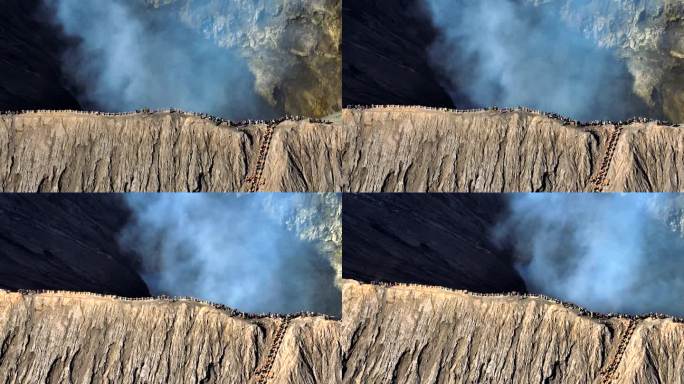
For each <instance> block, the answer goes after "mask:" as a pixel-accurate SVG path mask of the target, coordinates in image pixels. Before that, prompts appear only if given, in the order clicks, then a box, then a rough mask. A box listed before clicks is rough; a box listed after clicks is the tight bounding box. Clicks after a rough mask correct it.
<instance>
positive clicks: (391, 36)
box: [342, 0, 452, 107]
mask: <svg viewBox="0 0 684 384" xmlns="http://www.w3.org/2000/svg"><path fill="white" fill-rule="evenodd" d="M342 17H343V19H344V28H343V29H342V55H343V57H344V60H343V61H342V78H343V79H344V81H343V82H342V103H343V105H353V104H408V105H415V104H421V105H433V106H444V107H449V106H452V101H451V98H450V97H449V95H448V94H447V93H446V91H445V90H444V89H443V88H442V86H441V85H440V84H439V81H438V79H437V77H436V75H435V74H434V72H433V70H432V68H431V67H430V66H429V64H428V60H427V58H428V56H427V48H428V47H429V45H430V43H431V42H432V41H433V39H434V38H435V31H434V30H433V29H432V27H431V24H430V21H429V19H428V18H427V15H425V14H424V12H423V10H422V7H421V5H420V1H417V0H372V1H363V0H352V1H345V2H343V4H342Z"/></svg>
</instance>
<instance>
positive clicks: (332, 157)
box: [0, 107, 684, 192]
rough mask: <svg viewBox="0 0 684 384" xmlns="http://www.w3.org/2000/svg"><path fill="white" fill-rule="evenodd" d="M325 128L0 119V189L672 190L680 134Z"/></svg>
mask: <svg viewBox="0 0 684 384" xmlns="http://www.w3.org/2000/svg"><path fill="white" fill-rule="evenodd" d="M333 120H334V121H333V122H330V123H324V122H318V121H314V122H312V121H310V120H282V121H278V122H276V123H255V124H247V123H245V124H228V123H226V122H221V121H219V120H215V119H210V118H207V117H202V116H195V115H190V114H185V113H179V112H162V113H152V114H146V113H139V114H127V115H119V116H106V115H101V114H85V113H72V112H38V113H24V114H18V115H3V116H1V117H0V148H6V150H3V151H2V152H0V186H1V190H3V191H8V192H9V191H27V192H28V191H53V192H56V191H62V192H67V191H73V192H79V191H117V192H121V191H256V190H261V191H316V192H320V191H350V192H379V191H383V192H406V191H410V192H425V191H430V192H455V191H463V192H466V191H468V192H504V191H505V192H509V191H520V192H526V191H547V192H548V191H565V192H569V191H593V190H600V191H682V190H684V167H683V166H682V164H684V130H682V129H681V128H680V127H679V126H670V125H663V124H659V123H657V122H630V123H628V124H623V125H618V124H613V123H605V124H591V125H582V124H579V123H576V122H571V121H567V120H562V119H560V118H556V117H553V116H548V115H544V114H542V113H538V112H535V111H528V110H511V111H504V110H482V111H479V110H478V111H468V112H459V111H447V110H441V109H430V108H423V107H376V108H368V109H345V110H344V111H343V112H342V115H341V117H340V118H337V117H335V118H333Z"/></svg>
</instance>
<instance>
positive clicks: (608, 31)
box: [528, 0, 684, 122]
mask: <svg viewBox="0 0 684 384" xmlns="http://www.w3.org/2000/svg"><path fill="white" fill-rule="evenodd" d="M528 1H530V2H532V3H541V2H540V1H539V0H528ZM544 3H546V4H549V3H551V4H555V5H557V6H558V7H559V10H560V12H559V15H560V18H561V20H562V21H563V22H567V23H571V24H573V25H576V26H577V27H578V28H580V29H581V31H582V32H583V33H584V34H585V35H586V36H588V37H590V38H592V39H593V40H594V41H596V42H597V44H599V45H600V46H602V47H607V48H611V49H615V50H616V51H617V52H618V54H619V55H620V56H621V57H622V58H623V59H624V60H625V61H626V63H627V66H628V68H629V71H630V72H631V74H632V75H633V76H634V91H635V93H636V94H637V95H639V96H640V97H641V98H642V99H643V100H644V101H646V102H647V103H648V104H649V105H650V106H651V107H653V108H654V109H656V110H657V111H658V112H659V113H660V114H662V115H664V116H666V117H667V118H668V119H670V120H672V121H677V122H680V121H684V103H683V100H684V89H683V88H682V87H683V84H684V77H682V65H684V43H683V41H684V40H683V39H682V37H684V23H683V22H682V21H684V19H683V18H682V17H683V15H684V4H682V2H681V1H676V0H675V1H673V0H636V1H635V0H617V1H605V0H590V1H582V2H577V1H573V0H552V1H548V2H544Z"/></svg>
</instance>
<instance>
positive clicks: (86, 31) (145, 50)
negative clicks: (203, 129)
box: [44, 0, 274, 119]
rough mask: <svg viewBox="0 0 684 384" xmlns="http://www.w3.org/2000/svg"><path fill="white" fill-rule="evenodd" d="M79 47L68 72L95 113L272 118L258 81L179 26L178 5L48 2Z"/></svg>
mask: <svg viewBox="0 0 684 384" xmlns="http://www.w3.org/2000/svg"><path fill="white" fill-rule="evenodd" d="M44 1H45V2H46V4H47V5H48V7H49V8H50V9H51V13H52V14H54V19H55V20H54V21H55V23H56V24H58V25H60V26H61V27H62V28H63V29H64V32H65V33H66V34H67V35H68V36H71V37H74V38H76V39H77V40H78V41H77V44H76V46H75V47H74V48H73V49H71V50H70V51H69V52H68V54H67V55H66V56H65V57H64V62H63V69H64V72H65V73H67V74H68V75H69V76H70V78H71V80H72V82H73V83H75V84H76V85H77V87H78V89H79V92H78V93H80V94H82V95H83V97H82V100H81V102H82V103H83V104H85V105H86V106H87V107H89V108H93V109H98V110H105V111H130V110H135V109H141V108H145V107H147V108H152V109H165V108H179V109H184V110H189V111H193V112H205V113H211V114H214V115H218V116H223V117H227V118H232V119H240V118H246V117H259V118H268V117H271V116H273V115H274V112H273V111H272V110H271V108H270V107H269V106H268V105H267V103H265V102H264V101H263V100H262V99H261V98H260V97H259V96H257V94H256V93H255V91H254V82H255V80H254V76H253V75H252V73H251V72H250V71H249V68H248V66H247V63H246V60H245V59H244V58H243V57H241V56H240V54H239V53H238V52H236V51H235V50H230V49H227V48H222V47H219V46H218V45H217V44H216V43H215V42H213V41H212V40H211V39H210V38H209V37H205V36H203V35H202V34H200V33H199V32H197V31H194V30H192V29H191V28H189V27H187V26H186V25H185V24H184V23H181V22H180V21H179V20H178V18H177V15H176V14H174V13H173V8H172V7H169V9H153V8H149V7H147V6H145V5H144V4H143V3H142V1H140V0H107V1H100V0H44Z"/></svg>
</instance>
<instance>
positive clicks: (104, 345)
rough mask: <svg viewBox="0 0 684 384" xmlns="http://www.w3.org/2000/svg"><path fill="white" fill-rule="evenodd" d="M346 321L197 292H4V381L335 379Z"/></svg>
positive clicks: (0, 315) (0, 328)
mask: <svg viewBox="0 0 684 384" xmlns="http://www.w3.org/2000/svg"><path fill="white" fill-rule="evenodd" d="M339 332H340V326H339V323H338V322H337V321H333V320H328V319H326V318H324V317H322V316H316V315H302V316H295V317H292V318H282V317H270V316H253V315H244V314H239V313H236V312H233V311H231V310H228V309H224V308H220V307H216V306H213V305H210V304H208V303H202V302H197V301H194V300H189V299H180V300H169V299H147V300H134V301H131V300H123V299H121V298H116V297H109V296H95V295H91V294H82V293H68V292H53V293H43V294H22V293H10V292H6V291H0V346H1V348H0V380H2V381H3V382H12V383H37V382H50V383H72V382H116V383H139V382H165V383H226V382H228V383H264V382H266V381H265V380H264V378H266V377H270V378H269V379H268V382H269V383H333V382H339V381H340V375H341V372H340V369H339V367H340V356H341V353H340V344H339V342H338V340H339Z"/></svg>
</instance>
